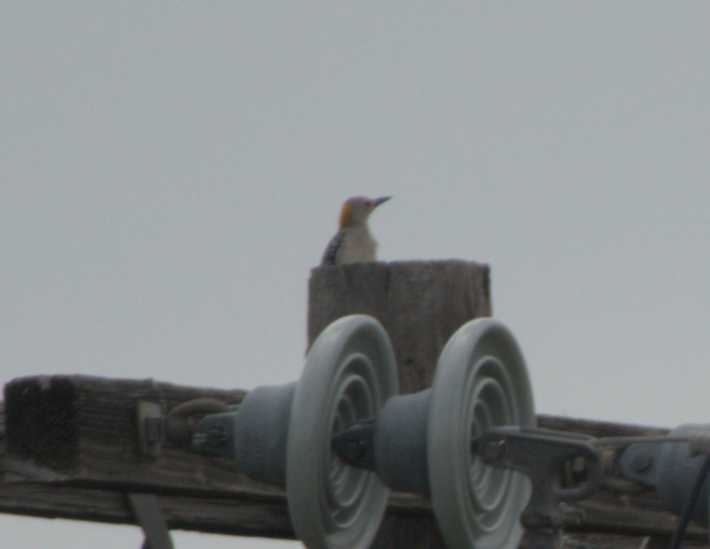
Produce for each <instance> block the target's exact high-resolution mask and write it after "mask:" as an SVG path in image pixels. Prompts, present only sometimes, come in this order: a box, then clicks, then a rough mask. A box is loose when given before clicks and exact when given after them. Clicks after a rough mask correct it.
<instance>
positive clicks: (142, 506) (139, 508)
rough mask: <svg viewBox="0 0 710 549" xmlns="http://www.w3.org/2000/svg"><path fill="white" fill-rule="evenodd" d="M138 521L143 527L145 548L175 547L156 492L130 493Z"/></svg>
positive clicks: (130, 500) (129, 498)
mask: <svg viewBox="0 0 710 549" xmlns="http://www.w3.org/2000/svg"><path fill="white" fill-rule="evenodd" d="M128 502H129V503H130V505H131V509H132V510H133V514H134V515H135V517H136V521H137V522H138V524H139V525H140V527H141V528H142V529H143V533H144V535H145V541H144V542H143V546H142V547H143V549H173V548H174V546H173V540H172V538H171V537H170V531H169V530H168V524H167V522H166V521H165V517H163V513H162V511H161V510H160V502H159V500H158V496H156V495H155V494H128Z"/></svg>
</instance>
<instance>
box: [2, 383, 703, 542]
mask: <svg viewBox="0 0 710 549" xmlns="http://www.w3.org/2000/svg"><path fill="white" fill-rule="evenodd" d="M243 394H244V392H243V391H222V390H215V389H198V388H194V387H180V386H177V385H171V384H167V383H158V382H154V381H152V380H148V381H146V380H136V381H130V380H113V379H101V378H93V377H82V376H55V377H28V378H21V379H17V380H14V381H12V382H10V383H9V384H7V385H6V387H5V396H6V399H7V400H6V403H5V404H6V412H7V415H6V416H5V415H2V414H0V425H2V424H3V423H4V422H5V421H6V425H7V431H6V432H5V433H4V434H5V436H3V433H2V432H1V431H0V471H1V472H2V479H3V481H4V482H0V511H2V512H8V513H16V514H25V515H36V516H49V517H63V518H74V519H84V520H95V521H102V522H129V523H130V522H133V519H132V515H131V514H130V511H129V510H128V507H127V505H126V502H125V493H126V492H128V491H147V492H153V493H157V494H159V495H160V498H161V505H163V507H164V508H165V512H166V518H167V520H168V524H169V525H170V527H171V528H183V529H188V530H199V531H205V532H217V533H233V534H239V535H257V536H261V537H279V538H291V537H292V536H293V532H292V529H291V525H290V522H289V519H288V512H287V505H286V498H285V494H284V493H283V492H282V491H281V490H279V489H277V488H274V487H271V486H267V485H264V484H261V483H257V482H254V481H252V480H250V479H248V478H247V477H245V476H243V475H238V474H236V473H235V471H234V467H233V466H232V465H230V464H229V463H227V462H225V461H224V460H220V459H216V458H206V457H202V456H198V455H195V454H191V453H188V452H185V451H182V450H180V449H178V448H170V447H168V448H166V449H165V450H164V452H163V453H162V455H161V456H160V457H159V458H158V459H157V460H148V459H145V458H143V457H141V456H140V454H139V452H138V445H137V442H136V427H135V424H134V422H133V413H134V410H135V403H136V401H137V400H139V399H148V400H154V401H155V402H164V403H165V408H166V410H167V409H169V408H170V407H172V406H173V405H175V404H177V403H179V402H182V401H184V400H188V399H191V398H196V397H199V396H211V397H215V398H221V399H223V400H225V401H227V402H238V401H240V399H241V398H242V396H243ZM60 404H62V406H65V407H66V409H64V410H63V411H62V412H61V413H59V412H58V407H59V405H60ZM0 410H1V408H0ZM50 412H51V413H50ZM52 414H54V415H52ZM539 423H540V424H541V425H542V426H544V427H548V428H549V427H555V428H557V429H560V430H566V431H573V432H583V433H587V434H593V435H594V436H600V437H602V436H621V435H623V436H634V435H642V434H659V433H662V432H664V430H663V429H656V428H650V427H638V426H633V425H623V424H616V423H608V422H599V421H589V420H579V419H573V418H559V417H554V416H540V417H539ZM57 456H58V457H57ZM577 508H578V509H580V510H581V511H583V513H581V514H580V515H579V518H578V519H568V520H567V522H566V524H565V528H566V530H567V532H568V533H570V534H574V533H579V534H586V533H596V534H597V535H598V534H601V533H613V534H617V535H626V536H642V535H656V536H658V535H660V536H665V537H667V536H669V535H670V534H671V533H672V531H673V529H674V528H675V525H676V523H677V519H676V518H675V517H674V516H672V515H671V514H670V513H667V512H665V511H662V510H661V506H660V504H659V502H658V499H657V498H656V497H655V496H654V495H653V494H652V493H646V494H640V495H637V496H635V497H628V496H617V495H614V494H612V493H609V492H606V491H602V492H600V493H599V494H598V495H597V496H595V497H594V498H592V499H590V500H587V501H585V502H582V503H580V504H579V505H578V506H577ZM386 521H387V523H388V525H389V526H390V527H391V528H384V529H383V532H384V534H383V536H389V537H383V538H380V542H381V543H383V545H382V546H383V547H404V546H405V545H401V544H400V543H402V544H404V543H407V544H408V543H409V542H410V541H411V540H412V539H414V537H412V536H415V537H416V539H422V540H425V541H422V543H425V542H426V543H429V546H431V545H433V544H434V543H438V542H439V537H438V536H439V534H438V532H437V531H436V527H435V521H434V520H433V516H432V513H431V507H430V505H429V502H428V501H426V500H425V499H423V498H420V497H418V496H414V495H411V494H393V495H392V497H391V500H390V506H389V514H388V518H387V519H386ZM407 521H411V523H410V524H409V527H408V528H405V529H402V528H400V526H401V525H402V524H404V523H405V522H407ZM398 531H399V532H400V533H397V532H398ZM400 536H403V537H400ZM704 536H705V531H704V530H703V529H700V528H698V527H693V528H691V537H692V539H695V540H702V539H703V537H704ZM405 538H406V539H405ZM636 541H638V538H636ZM406 546H411V545H406ZM419 546H421V547H427V545H426V544H425V545H419ZM620 547H624V546H623V545H622V546H620Z"/></svg>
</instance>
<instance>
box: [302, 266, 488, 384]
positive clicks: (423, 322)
mask: <svg viewBox="0 0 710 549" xmlns="http://www.w3.org/2000/svg"><path fill="white" fill-rule="evenodd" d="M356 313H361V314H368V315H371V316H374V317H375V318H376V319H377V320H379V321H380V322H381V323H382V325H383V326H384V328H385V330H387V333H388V334H389V336H390V339H391V340H392V343H393V346H394V351H395V355H396V357H397V363H398V366H399V376H400V391H401V392H402V393H411V392H414V391H419V390H421V389H424V388H426V387H429V386H430V385H431V381H432V378H433V374H434V368H435V366H436V361H437V360H438V358H439V353H440V352H441V350H442V349H443V347H444V344H446V342H447V341H448V339H449V337H451V335H452V334H453V333H454V332H455V331H456V330H457V329H458V328H459V327H461V325H462V324H463V323H464V322H466V321H467V320H470V319H472V318H477V317H481V316H491V296H490V274H489V268H488V266H487V265H483V264H480V263H474V262H471V261H459V260H456V261H402V262H393V263H359V264H358V263H356V264H352V265H343V266H339V267H328V266H324V267H317V268H315V269H313V270H312V271H311V278H310V282H309V299H308V344H309V345H310V344H311V343H312V342H313V341H314V340H315V338H316V337H317V336H318V334H319V333H320V332H321V331H322V330H323V328H325V327H326V326H327V325H328V324H330V323H331V322H333V321H334V320H336V319H338V318H340V317H342V316H345V315H349V314H356Z"/></svg>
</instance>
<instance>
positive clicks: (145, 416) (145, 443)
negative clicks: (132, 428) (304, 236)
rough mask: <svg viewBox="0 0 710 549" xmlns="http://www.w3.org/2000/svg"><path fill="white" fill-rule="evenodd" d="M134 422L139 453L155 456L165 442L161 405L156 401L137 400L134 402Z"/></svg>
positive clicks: (158, 453)
mask: <svg viewBox="0 0 710 549" xmlns="http://www.w3.org/2000/svg"><path fill="white" fill-rule="evenodd" d="M136 424H137V426H138V441H139V443H140V448H141V453H142V454H143V455H144V456H149V457H151V458H157V457H158V456H159V455H160V451H161V449H162V447H163V443H164V442H165V419H164V417H163V407H162V406H161V405H160V404H158V403H157V402H149V401H146V400H141V401H139V402H138V403H137V404H136Z"/></svg>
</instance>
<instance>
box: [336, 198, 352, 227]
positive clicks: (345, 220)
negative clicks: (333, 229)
mask: <svg viewBox="0 0 710 549" xmlns="http://www.w3.org/2000/svg"><path fill="white" fill-rule="evenodd" d="M352 210H353V205H352V204H351V203H350V201H349V200H346V201H345V202H344V203H343V207H342V208H341V209H340V220H339V221H338V222H339V226H340V228H341V229H342V228H343V227H346V226H347V225H348V224H349V223H350V216H351V214H352Z"/></svg>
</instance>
